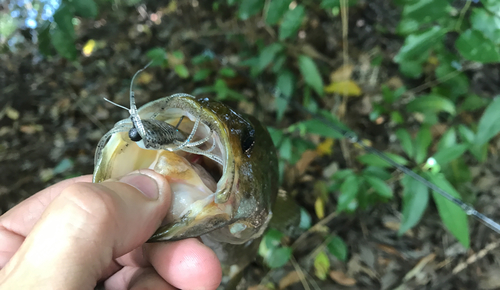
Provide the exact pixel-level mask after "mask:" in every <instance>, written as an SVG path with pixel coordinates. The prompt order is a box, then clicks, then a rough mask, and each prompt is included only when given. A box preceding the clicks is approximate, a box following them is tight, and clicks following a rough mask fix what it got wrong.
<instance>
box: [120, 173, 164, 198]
mask: <svg viewBox="0 0 500 290" xmlns="http://www.w3.org/2000/svg"><path fill="white" fill-rule="evenodd" d="M120 181H121V182H124V183H127V184H129V185H132V186H133V187H135V188H137V189H138V190H139V191H140V192H142V194H144V195H145V196H146V197H148V198H150V199H153V200H156V199H158V197H159V196H160V190H159V188H158V183H157V182H156V180H154V179H153V178H151V177H149V176H147V175H145V174H140V173H133V174H130V175H126V176H124V177H122V178H121V179H120Z"/></svg>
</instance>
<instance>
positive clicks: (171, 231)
mask: <svg viewBox="0 0 500 290" xmlns="http://www.w3.org/2000/svg"><path fill="white" fill-rule="evenodd" d="M163 115H164V116H168V119H163V118H160V119H162V121H163V122H166V123H169V124H171V125H172V126H175V125H176V124H178V123H179V120H180V119H181V117H182V116H184V117H183V119H182V121H181V122H180V124H178V130H179V131H180V132H183V133H184V134H185V135H186V136H188V135H190V133H191V132H192V131H193V127H194V126H195V121H196V117H195V116H193V115H192V114H190V113H189V112H187V111H183V110H180V109H176V108H172V109H166V110H165V111H164V112H162V116H163ZM126 125H128V126H127V127H129V128H132V126H133V124H132V122H130V123H128V122H123V121H122V122H119V126H126ZM110 132H113V130H111V131H110ZM105 137H106V138H107V137H108V136H105ZM206 137H209V138H206ZM103 138H104V137H103ZM204 139H208V140H207V141H205V142H203V143H202V144H200V145H198V146H196V148H198V149H200V150H201V152H207V151H209V152H210V155H211V156H212V157H215V158H214V159H216V160H213V159H211V158H209V157H207V156H203V155H200V154H195V153H191V152H186V151H184V150H182V149H180V150H175V151H170V150H169V149H168V148H167V149H155V150H150V149H146V148H144V145H143V144H142V143H141V142H134V141H132V140H131V139H130V138H129V134H128V130H127V131H122V132H116V133H112V134H111V136H109V141H108V142H107V143H106V145H105V147H104V148H103V149H102V151H101V157H100V158H99V159H100V160H97V162H96V169H95V173H94V182H101V181H104V180H106V179H109V178H118V177H120V176H123V175H126V174H128V173H130V172H132V171H135V170H139V169H152V170H154V171H156V172H157V173H160V174H162V175H163V176H165V177H166V179H167V180H168V181H169V183H170V186H171V189H172V205H171V209H170V211H169V212H168V214H167V215H166V217H165V219H164V220H163V222H162V225H161V227H160V229H159V230H158V231H157V232H156V233H155V235H154V236H153V237H152V240H157V239H158V240H172V239H180V238H185V237H188V236H199V235H200V234H203V232H208V231H211V230H214V229H217V228H219V227H222V226H224V225H225V224H227V223H228V221H229V219H230V217H231V216H232V211H233V210H232V202H231V200H230V199H228V200H227V201H226V202H224V203H219V204H218V203H216V202H215V199H216V192H217V188H218V183H221V187H223V186H224V185H225V184H226V183H228V179H233V178H234V173H233V172H226V175H225V176H223V173H224V168H227V165H226V164H227V162H228V160H227V158H226V153H227V150H228V149H229V150H230V148H226V147H224V145H223V141H224V140H221V136H219V134H218V133H217V132H214V131H213V130H211V129H210V128H209V126H208V125H206V124H205V123H203V122H200V124H199V125H198V127H197V128H196V132H194V136H193V138H192V140H190V142H191V143H192V142H196V141H199V140H204ZM172 149H175V146H172ZM229 183H233V182H229ZM193 232H194V233H193Z"/></svg>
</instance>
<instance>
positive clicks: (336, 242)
mask: <svg viewBox="0 0 500 290" xmlns="http://www.w3.org/2000/svg"><path fill="white" fill-rule="evenodd" d="M326 247H327V249H328V251H329V252H330V254H332V255H334V256H335V257H337V259H339V260H340V261H342V262H345V261H346V259H347V245H346V244H345V243H344V241H343V240H342V238H340V237H339V236H334V237H333V238H332V239H331V240H330V242H328V244H327V245H326Z"/></svg>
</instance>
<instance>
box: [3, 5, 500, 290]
mask: <svg viewBox="0 0 500 290" xmlns="http://www.w3.org/2000/svg"><path fill="white" fill-rule="evenodd" d="M200 2H201V1H200ZM368 2H370V3H369V4H366V5H365V6H364V7H361V8H359V7H358V8H356V9H351V11H350V15H349V17H350V22H349V39H348V40H349V48H350V55H349V56H350V59H351V61H352V63H353V64H354V67H355V68H354V73H355V76H356V78H357V82H358V84H359V85H360V86H362V88H363V92H364V96H363V97H360V98H353V99H352V100H350V101H349V102H348V104H347V110H346V113H345V114H344V119H343V121H344V122H345V123H346V124H348V125H349V126H350V127H351V129H353V130H354V131H356V132H357V133H359V134H360V135H361V136H363V138H366V139H370V140H371V142H372V145H373V146H374V147H376V148H379V149H382V150H388V149H390V150H393V151H395V152H398V150H399V151H400V149H399V148H397V147H398V146H399V145H397V144H394V139H393V138H392V139H391V135H390V134H389V133H388V130H389V129H390V128H387V124H385V123H381V124H374V123H373V122H372V121H370V120H369V118H368V115H369V113H370V112H371V109H372V102H373V100H374V99H375V98H376V96H377V95H379V94H380V84H381V83H387V84H389V85H392V86H394V87H397V86H400V85H401V83H402V82H405V84H406V85H407V86H409V87H419V86H420V85H422V84H425V80H418V81H414V80H413V81H409V80H406V79H404V78H403V77H401V76H400V75H399V72H398V68H397V66H396V64H394V63H392V62H391V61H390V59H392V57H393V56H394V55H395V54H396V53H397V51H398V49H399V48H400V47H401V45H402V39H400V38H398V37H395V36H394V34H390V33H388V34H386V35H384V34H383V33H379V32H376V31H377V30H376V29H375V26H376V25H382V26H384V27H387V28H388V29H389V30H390V29H394V28H395V26H396V25H397V21H398V19H397V17H398V16H397V15H398V13H399V12H398V11H397V10H396V9H395V8H394V7H392V6H389V5H388V4H386V2H387V1H382V0H380V1H368ZM159 8H160V7H155V6H154V5H151V6H148V7H147V9H144V7H143V6H139V7H138V8H134V7H128V8H123V9H121V10H122V11H121V12H116V11H115V12H114V13H113V14H111V13H110V14H109V15H102V18H101V19H99V20H97V21H94V22H82V23H81V26H80V27H79V29H78V39H79V41H78V43H85V41H86V40H88V39H95V40H96V41H98V42H99V45H100V47H99V48H98V49H96V50H95V51H94V52H93V53H92V54H91V55H90V56H88V57H86V56H80V57H79V59H78V61H77V62H76V63H70V62H68V61H66V60H64V59H61V58H59V57H54V58H49V59H47V58H43V57H41V56H40V55H39V53H38V51H37V48H36V46H34V45H33V44H30V42H29V41H28V40H27V41H26V42H25V43H24V44H22V45H19V46H18V48H17V49H16V50H15V51H14V52H12V53H8V54H2V55H0V81H1V82H0V95H1V97H0V138H1V139H0V161H1V162H0V172H1V173H2V174H0V214H1V213H4V212H6V211H7V210H8V209H9V208H11V207H13V206H14V205H16V204H17V203H19V202H20V201H22V200H23V199H25V198H27V197H28V196H30V195H32V194H34V193H36V192H37V191H39V190H41V189H43V188H45V187H47V186H48V185H50V184H53V183H56V182H58V181H60V180H63V179H66V178H69V177H72V176H78V175H82V174H91V173H92V170H93V158H94V151H95V148H96V144H97V142H98V140H99V139H100V138H101V136H102V135H103V134H104V133H105V132H107V130H109V129H110V128H112V126H113V124H114V123H115V122H116V121H118V120H121V119H124V118H126V117H127V112H126V111H124V110H121V109H118V108H116V107H114V106H112V105H110V104H108V103H106V102H104V101H103V97H106V98H108V99H110V100H112V101H114V102H116V103H119V104H124V105H126V104H128V97H129V85H130V80H131V77H132V75H134V73H135V72H136V71H137V70H138V69H140V68H141V67H143V66H144V65H145V64H146V63H147V61H148V60H147V58H146V57H145V53H146V52H147V51H148V50H149V49H151V48H154V47H163V48H166V49H167V51H174V50H181V51H182V52H183V53H184V55H185V56H186V58H188V59H189V58H190V57H192V56H194V55H198V54H200V53H202V52H203V51H205V50H210V51H212V52H214V53H215V54H216V55H218V56H220V57H222V59H223V61H228V62H231V63H237V62H238V61H241V59H240V58H239V56H238V51H239V50H240V47H239V45H241V46H244V45H245V44H244V43H241V42H236V41H234V40H233V39H234V38H235V37H240V38H243V39H245V41H246V42H247V43H253V42H255V41H257V39H258V38H262V35H267V36H265V37H273V36H272V35H269V34H268V33H267V32H266V27H264V26H262V25H260V23H259V20H258V19H255V21H246V22H244V23H243V22H241V21H239V20H237V19H236V18H235V17H234V12H232V11H219V12H218V13H213V12H212V11H211V10H210V6H209V5H208V7H203V4H201V3H200V6H199V7H192V6H191V5H181V6H179V7H178V9H176V10H175V11H171V12H170V13H166V12H165V13H164V14H163V16H161V15H160V17H159V19H160V20H158V19H156V18H155V21H152V20H151V19H153V18H151V14H152V13H153V12H155V11H157V9H159ZM314 17H315V18H314ZM314 17H313V18H314V19H312V20H311V21H310V23H315V24H314V25H313V26H312V27H308V28H307V30H306V31H307V36H306V37H305V38H304V39H302V40H300V41H299V42H298V43H297V46H296V47H295V49H297V50H298V51H299V50H300V51H308V52H309V53H310V55H311V56H314V58H315V59H320V60H322V61H324V62H326V63H328V64H329V65H330V66H331V67H332V71H334V70H335V68H338V67H340V66H341V64H342V52H341V49H342V40H341V33H340V32H341V31H342V29H341V22H340V20H339V18H337V19H335V20H332V19H330V18H327V17H325V16H324V15H321V14H318V15H316V16H314ZM265 37H264V38H265ZM375 48H377V49H379V50H380V51H381V53H382V54H383V55H385V56H386V57H385V58H384V59H389V61H384V62H383V64H382V65H381V66H380V67H379V68H378V69H376V70H374V69H373V67H370V64H369V58H368V57H367V55H369V54H370V53H371V52H373V49H375ZM499 70H500V69H499V67H498V66H491V67H486V68H485V69H483V70H481V71H472V72H470V74H471V80H473V83H472V85H471V87H473V89H474V90H477V91H479V92H483V93H484V92H486V94H488V95H494V94H495V93H496V94H498V92H500V88H499V85H500V83H498V82H496V83H495V82H493V81H492V80H491V76H490V75H493V76H495V75H496V76H498V72H499ZM266 85H269V84H267V83H266V80H265V79H262V80H261V83H260V84H256V83H251V82H249V80H248V79H246V78H245V77H243V76H241V77H239V76H238V77H236V78H234V79H233V80H232V82H230V86H231V88H233V89H235V90H238V91H240V92H242V93H243V94H244V95H245V96H246V97H247V98H248V100H249V101H248V102H242V103H236V102H229V103H228V104H229V105H231V106H233V107H234V108H235V109H236V110H240V111H244V112H246V113H250V114H253V115H255V116H256V117H257V118H258V119H259V120H261V121H263V122H264V123H265V124H266V125H267V126H273V127H276V128H284V127H286V126H287V125H290V124H292V123H294V122H296V121H298V120H300V119H299V118H303V116H301V115H300V114H297V113H296V112H293V111H292V110H290V111H289V112H287V113H286V114H285V117H284V119H283V120H282V121H281V122H279V123H277V122H276V119H275V108H274V107H272V106H269V103H270V101H269V100H271V99H272V94H271V92H268V91H266V89H263V86H266ZM271 85H273V84H271ZM196 86H197V84H195V83H193V82H189V81H185V80H181V79H179V78H178V77H177V75H176V74H175V73H174V72H172V71H171V70H161V69H159V68H151V69H148V70H147V71H146V72H145V73H144V74H143V76H142V77H141V78H139V80H138V84H137V85H136V87H135V95H136V97H137V102H138V104H139V105H142V104H145V103H147V102H149V101H151V100H155V99H158V98H161V97H164V96H168V95H171V94H173V93H181V92H186V93H190V92H192V91H193V90H194V89H195V88H196ZM424 89H425V88H424ZM321 102H323V103H322V105H324V106H330V105H331V104H334V103H335V102H336V99H335V98H333V97H332V98H325V99H323V100H322V101H321ZM433 130H435V131H436V132H435V135H439V134H442V131H441V132H440V128H439V127H435V128H433ZM441 130H442V128H441ZM496 145H497V146H496V149H495V150H498V147H500V146H498V145H500V144H499V143H498V142H497V144H496ZM351 150H357V149H355V148H354V149H351ZM497 158H498V157H496V156H495V157H494V158H491V159H490V160H489V161H488V162H486V163H484V164H481V165H474V164H472V165H471V168H472V170H471V171H472V173H473V181H472V182H471V184H470V185H469V186H470V191H471V192H474V193H476V196H475V200H474V204H475V206H476V208H477V209H478V210H480V211H481V212H483V213H484V214H486V215H487V216H489V217H492V218H496V219H498V218H500V215H499V214H498V213H497V212H498V211H497V209H498V208H500V198H499V196H500V195H499V194H500V187H499V186H498V185H499V182H500V177H499V176H500V174H499V173H500V166H499V164H500V163H498V159H497ZM306 159H307V158H306ZM310 159H311V160H304V162H303V163H300V166H301V167H300V168H298V167H293V168H288V169H287V173H286V175H285V176H286V177H287V178H286V180H285V182H284V184H283V187H284V189H285V190H288V191H290V192H293V193H294V196H296V197H297V201H299V202H300V204H301V205H302V206H303V207H304V208H306V209H307V210H308V211H309V212H310V213H311V215H312V216H313V217H315V214H314V200H313V199H312V197H311V196H310V195H308V193H310V192H312V191H313V186H314V180H317V179H322V178H324V175H325V174H326V173H325V170H326V169H327V168H331V165H332V164H336V166H337V167H340V168H342V167H345V164H346V162H345V161H344V158H343V153H342V152H341V150H340V147H339V146H338V145H337V146H336V147H335V148H334V153H333V154H332V155H331V156H329V157H316V158H310ZM400 204H401V199H400V198H395V199H394V200H393V201H391V202H389V203H385V204H379V205H377V206H374V207H371V208H369V209H367V210H364V211H358V212H357V213H356V214H353V215H340V216H336V217H334V218H332V219H331V221H329V222H328V223H327V224H326V225H327V226H328V227H329V228H331V229H333V230H334V232H335V233H336V234H337V235H338V236H340V237H342V239H344V241H345V242H346V244H347V245H348V247H349V256H348V260H347V262H345V263H344V262H340V261H334V262H333V264H332V269H333V270H332V271H331V272H330V277H329V278H327V280H325V281H321V280H319V279H318V278H316V276H315V275H314V267H313V265H312V264H313V258H314V251H315V250H316V249H317V248H318V247H320V246H321V243H322V242H323V240H322V239H321V238H319V236H317V235H316V234H315V233H310V234H309V235H307V236H306V237H305V239H304V240H303V241H302V242H301V243H300V244H299V245H297V247H296V250H295V252H294V257H295V260H296V261H297V263H293V264H292V263H289V264H288V265H286V266H285V267H282V268H279V269H276V270H272V271H269V269H267V268H266V267H264V266H263V265H262V263H259V262H256V263H254V264H252V265H251V267H250V268H249V270H248V272H247V276H246V279H247V285H248V287H249V288H248V289H258V288H257V286H256V285H258V284H259V283H261V282H262V281H264V282H265V281H271V282H274V283H275V285H281V286H282V288H280V289H285V288H286V289H303V285H302V284H301V283H300V281H299V280H298V277H299V275H298V273H299V272H300V271H299V270H300V269H302V270H303V271H304V272H305V273H306V280H307V281H308V282H309V283H310V284H311V285H312V286H311V287H312V289H500V275H498V273H500V261H499V258H500V249H499V248H498V246H499V241H498V240H499V239H498V236H496V235H495V234H494V233H493V232H492V231H490V230H489V229H488V228H486V227H484V226H482V225H481V224H479V223H477V222H476V221H474V220H470V231H471V249H468V250H466V249H464V248H463V247H462V246H461V245H460V244H459V243H458V242H457V241H456V240H455V239H454V238H453V237H452V236H451V235H450V234H449V233H448V232H447V231H446V230H445V229H444V227H443V225H442V223H441V221H440V218H439V216H438V214H437V211H436V210H435V207H434V206H431V207H430V208H429V209H428V210H427V212H426V214H425V216H424V218H423V220H422V222H421V223H420V224H419V225H418V226H417V227H416V228H415V229H412V230H410V231H409V232H407V233H406V234H405V235H403V236H402V237H398V236H397V225H398V223H399V218H400V213H399V212H400V208H401V207H400ZM316 222H318V219H317V218H313V224H314V223H316ZM482 251H483V252H484V254H486V255H485V257H481V253H482ZM478 255H479V256H480V259H477V261H475V258H474V257H476V258H477V257H478ZM483 256H484V255H483ZM462 267H463V269H462ZM298 271H299V272H298ZM353 281H354V283H353ZM263 284H265V283H263ZM277 288H278V287H277Z"/></svg>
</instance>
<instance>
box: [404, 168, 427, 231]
mask: <svg viewBox="0 0 500 290" xmlns="http://www.w3.org/2000/svg"><path fill="white" fill-rule="evenodd" d="M401 185H403V209H402V213H403V218H402V222H401V226H400V227H399V231H398V234H399V235H402V234H404V233H405V232H406V231H408V230H409V229H411V228H413V227H414V226H415V225H416V224H417V223H418V222H419V221H420V219H421V218H422V215H423V214H424V212H425V209H426V208H427V204H428V202H429V189H428V188H427V187H426V186H425V185H424V184H423V183H421V182H419V181H417V180H415V179H413V178H411V177H410V176H408V175H405V176H404V177H403V179H402V180H401Z"/></svg>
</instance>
